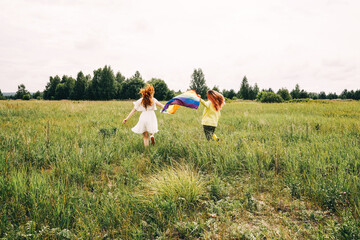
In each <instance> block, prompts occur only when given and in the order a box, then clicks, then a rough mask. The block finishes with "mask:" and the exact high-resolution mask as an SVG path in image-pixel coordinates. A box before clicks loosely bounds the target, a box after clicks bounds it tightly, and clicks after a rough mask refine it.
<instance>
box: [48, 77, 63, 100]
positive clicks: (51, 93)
mask: <svg viewBox="0 0 360 240" xmlns="http://www.w3.org/2000/svg"><path fill="white" fill-rule="evenodd" d="M60 81H61V79H60V77H59V76H58V75H56V76H55V77H51V76H50V81H49V82H48V83H47V85H46V87H45V90H44V99H47V100H51V99H55V90H56V87H57V85H58V84H60Z"/></svg>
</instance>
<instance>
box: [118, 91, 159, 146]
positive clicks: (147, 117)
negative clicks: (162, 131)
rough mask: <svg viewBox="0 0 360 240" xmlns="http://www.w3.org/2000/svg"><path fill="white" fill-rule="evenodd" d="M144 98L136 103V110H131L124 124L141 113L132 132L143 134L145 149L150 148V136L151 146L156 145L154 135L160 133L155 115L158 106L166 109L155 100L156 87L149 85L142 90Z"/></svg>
mask: <svg viewBox="0 0 360 240" xmlns="http://www.w3.org/2000/svg"><path fill="white" fill-rule="evenodd" d="M140 93H141V95H142V98H140V99H139V100H137V101H136V102H134V108H133V110H131V112H130V113H129V115H128V116H127V118H125V119H124V120H123V124H125V123H126V121H127V120H129V118H130V117H131V116H132V115H134V113H135V112H136V111H141V112H142V113H141V115H140V118H139V121H138V123H137V124H136V126H135V127H133V128H132V129H131V130H132V131H133V132H135V133H138V134H143V136H144V145H145V147H147V146H149V134H150V141H151V145H155V137H154V134H155V133H156V132H158V131H159V130H158V124H157V119H156V115H155V110H156V105H157V106H159V107H161V108H164V105H162V104H161V103H160V102H159V101H158V100H156V99H155V98H154V93H155V90H154V87H153V86H151V85H147V86H146V87H145V88H143V89H141V90H140Z"/></svg>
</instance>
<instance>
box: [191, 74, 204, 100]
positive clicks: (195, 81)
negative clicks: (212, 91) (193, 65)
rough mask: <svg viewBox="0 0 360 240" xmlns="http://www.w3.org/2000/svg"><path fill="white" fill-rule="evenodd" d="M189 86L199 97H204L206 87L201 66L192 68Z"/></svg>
mask: <svg viewBox="0 0 360 240" xmlns="http://www.w3.org/2000/svg"><path fill="white" fill-rule="evenodd" d="M189 88H190V89H191V90H195V91H196V93H197V94H199V95H200V96H201V97H203V98H206V92H207V90H208V87H207V86H206V80H205V76H204V73H203V71H202V70H201V68H199V69H194V72H193V74H192V75H191V82H190V86H189Z"/></svg>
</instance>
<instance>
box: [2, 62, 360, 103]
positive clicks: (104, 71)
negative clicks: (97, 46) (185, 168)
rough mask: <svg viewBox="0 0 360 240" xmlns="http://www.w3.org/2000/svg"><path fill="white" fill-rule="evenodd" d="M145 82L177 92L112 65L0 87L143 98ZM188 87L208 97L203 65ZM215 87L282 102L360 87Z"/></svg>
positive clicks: (359, 96) (164, 96)
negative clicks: (36, 84)
mask: <svg viewBox="0 0 360 240" xmlns="http://www.w3.org/2000/svg"><path fill="white" fill-rule="evenodd" d="M146 83H148V84H151V85H153V86H154V88H155V96H154V97H155V98H156V99H158V100H160V101H161V100H169V99H171V98H173V97H174V96H175V95H176V94H180V93H181V92H180V91H178V92H175V91H173V90H170V89H169V88H168V86H167V84H166V82H165V81H164V80H162V79H158V78H152V79H151V80H149V81H147V82H145V80H144V79H143V78H142V76H141V74H140V72H139V71H136V72H135V74H134V75H133V76H131V77H130V78H126V77H125V76H123V75H122V74H121V73H120V72H117V73H116V74H114V71H113V70H112V69H111V67H110V66H106V65H105V67H104V68H99V69H97V70H94V71H93V76H92V77H91V75H90V74H88V75H85V74H84V73H83V72H82V71H80V72H79V73H78V74H77V77H76V79H74V78H73V77H71V76H67V75H63V76H62V77H61V78H60V77H59V76H58V75H56V76H54V77H53V76H50V78H49V82H48V83H47V84H46V86H45V90H44V91H43V92H40V91H37V92H35V93H33V94H30V93H29V92H28V91H27V90H26V88H25V85H24V84H20V85H19V86H18V91H17V92H16V94H15V95H14V96H10V97H5V96H3V94H2V93H1V90H0V100H1V99H24V100H29V99H31V98H33V99H45V100H61V99H71V100H111V99H138V98H139V97H140V94H139V91H140V89H141V88H143V87H144V86H145V85H146ZM189 89H193V90H195V91H196V92H197V93H198V94H199V95H201V97H202V98H206V91H207V90H208V89H209V87H208V86H207V84H206V80H205V75H204V73H203V71H202V69H201V68H199V69H194V71H193V73H192V75H191V81H190V85H189ZM212 89H214V90H216V91H218V92H221V93H222V94H223V95H224V97H225V98H227V99H244V100H259V101H262V102H282V101H291V100H292V99H338V98H340V99H354V100H360V90H356V91H354V90H351V91H348V90H347V89H345V90H343V91H342V93H341V94H340V95H337V94H336V93H328V94H326V93H325V92H324V91H322V92H320V93H315V92H307V91H305V90H304V89H300V86H299V84H296V85H295V88H294V89H293V90H291V91H289V90H288V89H286V88H281V89H279V90H278V91H277V92H275V91H273V90H272V89H271V88H269V89H262V90H261V91H260V89H259V87H258V85H257V84H256V83H255V84H254V85H253V86H251V85H250V84H249V81H248V79H247V77H246V76H244V77H243V79H242V81H241V84H240V88H239V89H238V90H237V91H236V90H234V89H230V90H226V89H223V90H222V91H221V90H220V89H219V87H218V86H214V87H213V88H212Z"/></svg>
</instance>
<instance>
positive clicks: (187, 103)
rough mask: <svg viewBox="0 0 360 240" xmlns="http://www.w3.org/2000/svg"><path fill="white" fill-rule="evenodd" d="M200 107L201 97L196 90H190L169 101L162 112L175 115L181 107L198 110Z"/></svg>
mask: <svg viewBox="0 0 360 240" xmlns="http://www.w3.org/2000/svg"><path fill="white" fill-rule="evenodd" d="M199 105H200V97H199V96H198V95H197V94H196V92H195V91H194V90H190V91H187V92H185V93H183V94H180V95H179V96H176V97H174V98H173V99H171V100H170V101H168V102H167V103H166V104H165V106H164V108H163V109H162V110H161V112H162V113H169V114H174V113H175V112H176V110H177V109H178V108H179V107H180V106H184V107H188V108H194V109H197V108H198V107H199Z"/></svg>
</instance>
